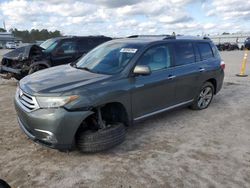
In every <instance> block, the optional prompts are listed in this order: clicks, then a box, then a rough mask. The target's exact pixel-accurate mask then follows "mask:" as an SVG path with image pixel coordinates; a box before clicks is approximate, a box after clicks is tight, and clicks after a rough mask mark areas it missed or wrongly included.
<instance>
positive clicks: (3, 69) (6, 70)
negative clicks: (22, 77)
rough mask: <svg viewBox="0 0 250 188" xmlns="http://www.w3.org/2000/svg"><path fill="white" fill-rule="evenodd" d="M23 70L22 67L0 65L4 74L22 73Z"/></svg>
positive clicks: (0, 70) (0, 71)
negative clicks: (14, 67)
mask: <svg viewBox="0 0 250 188" xmlns="http://www.w3.org/2000/svg"><path fill="white" fill-rule="evenodd" d="M21 70H22V69H13V68H11V67H7V66H4V65H0V73H1V74H4V73H14V74H21Z"/></svg>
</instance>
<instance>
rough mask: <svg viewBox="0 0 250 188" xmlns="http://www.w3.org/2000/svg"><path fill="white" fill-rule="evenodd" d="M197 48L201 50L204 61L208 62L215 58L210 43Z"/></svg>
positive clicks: (200, 44)
mask: <svg viewBox="0 0 250 188" xmlns="http://www.w3.org/2000/svg"><path fill="white" fill-rule="evenodd" d="M197 46H198V48H199V51H200V54H201V59H202V60H206V59H210V58H213V57H214V55H213V51H212V49H211V46H210V44H209V43H205V42H204V43H198V44H197Z"/></svg>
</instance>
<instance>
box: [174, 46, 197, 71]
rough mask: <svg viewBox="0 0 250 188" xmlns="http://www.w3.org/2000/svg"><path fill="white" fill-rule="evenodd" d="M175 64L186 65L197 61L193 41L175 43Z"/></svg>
mask: <svg viewBox="0 0 250 188" xmlns="http://www.w3.org/2000/svg"><path fill="white" fill-rule="evenodd" d="M174 50H175V65H176V66H179V65H186V64H190V63H194V62H195V55H194V48H193V44H192V43H191V42H179V43H176V44H175V45H174Z"/></svg>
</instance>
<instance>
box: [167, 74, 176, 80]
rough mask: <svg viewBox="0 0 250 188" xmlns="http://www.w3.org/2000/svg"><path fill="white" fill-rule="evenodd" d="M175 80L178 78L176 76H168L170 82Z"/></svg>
mask: <svg viewBox="0 0 250 188" xmlns="http://www.w3.org/2000/svg"><path fill="white" fill-rule="evenodd" d="M174 78H176V76H173V75H169V76H168V79H169V80H173V79H174Z"/></svg>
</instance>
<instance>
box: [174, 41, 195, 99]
mask: <svg viewBox="0 0 250 188" xmlns="http://www.w3.org/2000/svg"><path fill="white" fill-rule="evenodd" d="M174 52H175V65H174V73H173V74H174V76H175V83H176V96H175V97H176V98H175V102H176V104H180V103H186V102H191V100H192V99H193V98H194V97H195V96H196V94H197V92H198V88H199V80H198V79H199V75H200V70H199V67H198V65H197V61H198V58H199V57H197V55H196V50H195V48H194V44H193V43H192V42H190V41H187V42H186V41H178V42H176V43H175V44H174Z"/></svg>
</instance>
